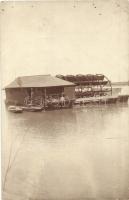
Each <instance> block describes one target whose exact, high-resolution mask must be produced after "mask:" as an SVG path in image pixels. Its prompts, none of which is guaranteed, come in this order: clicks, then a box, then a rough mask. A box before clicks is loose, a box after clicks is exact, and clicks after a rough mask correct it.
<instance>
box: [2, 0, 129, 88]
mask: <svg viewBox="0 0 129 200" xmlns="http://www.w3.org/2000/svg"><path fill="white" fill-rule="evenodd" d="M0 14H1V30H0V32H1V45H0V47H1V60H0V64H1V66H2V76H3V77H2V78H3V85H5V84H8V83H9V82H10V81H12V80H13V79H14V78H15V77H16V76H23V75H35V74H52V75H55V74H78V73H79V74H80V73H82V74H90V73H93V74H96V73H104V74H105V75H107V76H108V77H109V78H110V79H111V80H112V81H126V80H128V79H129V1H128V0H86V1H80V2H78V1H75V2H74V1H49V2H48V1H46V2H15V3H14V2H8V3H1V9H0Z"/></svg>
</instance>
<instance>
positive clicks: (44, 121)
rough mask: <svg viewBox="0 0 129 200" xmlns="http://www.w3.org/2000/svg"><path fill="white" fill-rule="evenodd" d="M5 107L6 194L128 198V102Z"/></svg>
mask: <svg viewBox="0 0 129 200" xmlns="http://www.w3.org/2000/svg"><path fill="white" fill-rule="evenodd" d="M3 112H4V113H5V114H4V115H3V135H2V138H3V139H2V144H3V145H2V157H3V159H2V160H3V162H2V174H3V176H2V181H3V184H4V186H3V199H4V200H71V199H72V200H84V199H94V198H96V199H119V198H121V199H129V107H128V104H117V105H94V106H85V107H78V108H77V107H76V108H74V109H66V110H56V111H46V112H44V111H43V112H37V113H30V112H24V113H22V114H13V113H9V112H7V111H6V110H5V111H3Z"/></svg>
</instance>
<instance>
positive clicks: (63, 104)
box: [60, 94, 65, 106]
mask: <svg viewBox="0 0 129 200" xmlns="http://www.w3.org/2000/svg"><path fill="white" fill-rule="evenodd" d="M60 102H61V106H65V98H64V95H63V94H62V95H61V97H60Z"/></svg>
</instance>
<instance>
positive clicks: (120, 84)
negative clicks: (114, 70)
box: [111, 81, 129, 86]
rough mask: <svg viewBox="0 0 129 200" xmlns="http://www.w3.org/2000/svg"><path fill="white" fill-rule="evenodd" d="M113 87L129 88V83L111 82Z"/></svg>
mask: <svg viewBox="0 0 129 200" xmlns="http://www.w3.org/2000/svg"><path fill="white" fill-rule="evenodd" d="M111 84H112V86H129V81H126V82H111Z"/></svg>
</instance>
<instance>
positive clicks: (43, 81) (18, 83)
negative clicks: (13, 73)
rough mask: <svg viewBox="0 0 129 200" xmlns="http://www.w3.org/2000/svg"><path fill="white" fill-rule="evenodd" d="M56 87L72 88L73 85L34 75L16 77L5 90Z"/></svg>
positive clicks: (56, 79)
mask: <svg viewBox="0 0 129 200" xmlns="http://www.w3.org/2000/svg"><path fill="white" fill-rule="evenodd" d="M58 86H74V83H71V82H69V81H65V80H62V79H60V78H57V77H54V76H51V75H34V76H21V77H17V78H16V79H15V80H14V81H12V82H11V83H10V84H9V85H7V86H6V87H5V89H7V88H29V87H43V88H47V87H58Z"/></svg>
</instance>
